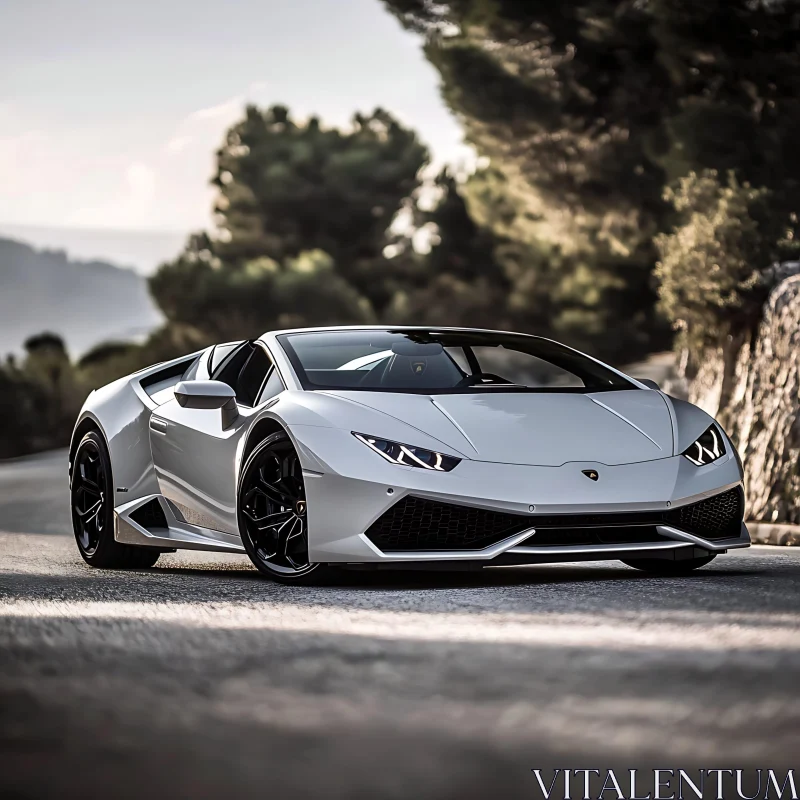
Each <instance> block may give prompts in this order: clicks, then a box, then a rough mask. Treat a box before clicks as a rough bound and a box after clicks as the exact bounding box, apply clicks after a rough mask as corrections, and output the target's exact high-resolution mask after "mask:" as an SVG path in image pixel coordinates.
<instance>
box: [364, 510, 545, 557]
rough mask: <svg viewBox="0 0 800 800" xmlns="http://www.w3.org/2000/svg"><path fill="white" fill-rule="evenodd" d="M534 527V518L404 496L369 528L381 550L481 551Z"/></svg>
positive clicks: (372, 537)
mask: <svg viewBox="0 0 800 800" xmlns="http://www.w3.org/2000/svg"><path fill="white" fill-rule="evenodd" d="M530 527H532V521H531V518H530V517H528V516H522V515H520V514H504V513H503V512H498V511H486V510H485V509H482V508H470V507H468V506H456V505H453V504H451V503H439V502H437V501H435V500H424V499H422V498H421V497H411V496H409V497H404V498H403V499H402V500H400V501H399V502H397V503H395V504H394V505H393V506H392V507H391V508H390V509H389V510H388V511H386V512H385V513H384V514H383V515H382V516H381V517H379V518H378V519H377V520H376V521H375V522H374V523H373V524H372V526H371V527H370V528H369V529H368V530H367V538H368V539H369V540H370V541H371V542H372V543H373V544H374V545H375V546H376V547H378V548H380V549H381V550H385V551H387V552H389V551H393V550H482V549H483V548H484V547H489V546H490V545H492V544H495V543H496V542H501V541H503V539H507V538H508V537H509V536H513V535H514V534H515V533H521V532H522V531H525V530H528V528H530Z"/></svg>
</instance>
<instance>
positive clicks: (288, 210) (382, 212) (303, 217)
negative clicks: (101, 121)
mask: <svg viewBox="0 0 800 800" xmlns="http://www.w3.org/2000/svg"><path fill="white" fill-rule="evenodd" d="M427 159H428V153H427V150H426V149H425V147H424V146H423V145H422V144H421V143H420V142H419V140H418V139H417V137H416V134H415V133H414V132H413V131H410V130H408V129H407V128H404V127H403V126H402V125H401V124H400V123H399V122H398V121H397V120H396V119H394V117H392V116H391V114H389V113H388V112H386V111H384V110H382V109H377V110H376V111H374V112H373V113H372V114H371V115H370V116H364V115H362V114H356V115H355V116H354V117H353V120H352V123H351V128H350V130H337V129H336V128H326V127H324V126H323V125H322V124H321V123H320V121H319V120H318V119H317V118H316V117H312V118H311V119H309V120H308V121H307V122H305V123H300V122H297V121H295V120H293V119H292V117H291V116H290V114H289V111H288V109H286V108H284V107H283V106H273V107H271V108H268V109H267V110H266V111H261V110H259V109H257V108H255V107H254V106H249V107H248V108H247V109H246V111H245V118H244V119H243V120H242V121H241V122H240V123H238V124H236V125H234V126H233V127H232V128H231V129H230V130H229V131H228V133H227V135H226V137H225V143H224V145H223V147H222V148H221V150H220V151H219V152H218V153H217V174H216V177H215V178H214V180H213V183H214V184H215V185H216V186H217V187H218V189H219V197H218V199H217V202H216V204H215V211H216V214H217V222H218V225H219V229H220V237H219V239H220V241H219V243H218V246H217V249H216V254H217V255H218V257H219V258H220V259H221V260H222V261H223V262H224V263H225V264H227V265H231V266H236V265H241V264H243V263H246V262H248V261H252V260H253V259H257V258H269V259H272V260H273V261H275V262H277V263H279V264H282V263H284V262H285V261H286V259H289V258H296V257H297V256H299V255H300V254H301V253H303V252H306V251H312V250H320V251H322V252H324V253H327V254H328V255H329V256H330V257H331V259H333V263H334V264H335V265H336V271H337V272H338V274H339V275H341V276H342V277H343V278H344V279H345V280H346V281H348V282H350V283H351V284H352V285H353V287H354V288H355V289H356V291H358V292H359V293H361V294H363V295H364V296H365V297H367V298H368V299H369V301H370V303H372V305H373V306H374V307H375V309H376V310H377V311H380V310H382V307H383V306H384V305H385V304H386V303H387V302H388V301H389V299H390V294H391V293H390V292H389V291H387V289H386V287H385V278H386V274H387V273H388V272H389V271H390V268H391V265H390V264H389V263H388V262H387V260H386V258H385V257H384V256H383V250H384V247H385V246H386V244H387V238H386V230H387V228H388V227H389V226H390V224H391V222H392V219H393V218H394V216H395V214H396V213H397V211H398V210H399V209H400V206H401V203H402V201H403V200H404V198H406V197H408V196H409V195H411V193H412V192H413V191H414V190H415V189H416V188H417V187H418V186H419V181H420V179H419V172H420V170H421V169H422V167H423V166H424V165H425V164H426V163H427Z"/></svg>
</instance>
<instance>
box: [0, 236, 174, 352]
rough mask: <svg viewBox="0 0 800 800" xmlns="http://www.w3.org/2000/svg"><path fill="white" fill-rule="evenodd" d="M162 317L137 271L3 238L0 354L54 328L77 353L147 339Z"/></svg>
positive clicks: (0, 247)
mask: <svg viewBox="0 0 800 800" xmlns="http://www.w3.org/2000/svg"><path fill="white" fill-rule="evenodd" d="M161 321H162V316H161V313H160V312H159V310H158V309H157V308H156V306H155V304H154V303H153V300H152V299H151V297H150V295H149V293H148V291H147V285H146V282H145V280H144V278H142V277H141V276H140V275H138V274H137V273H135V272H133V271H132V270H128V269H121V268H119V267H115V266H114V265H112V264H108V263H105V262H103V261H73V260H71V259H70V258H69V257H68V256H67V254H66V253H65V252H64V251H63V250H35V249H34V248H32V247H31V246H30V245H27V244H25V243H23V242H19V241H15V240H13V239H0V354H2V353H10V352H14V353H19V352H21V351H22V345H23V342H24V341H25V340H26V339H27V338H28V337H29V336H31V335H33V334H36V333H40V332H42V331H52V332H54V333H58V334H59V335H61V336H62V337H63V338H64V341H65V342H66V344H67V347H68V348H69V351H70V353H71V354H72V356H73V357H75V356H78V355H80V354H82V353H84V352H85V351H86V350H88V349H89V348H91V347H92V346H93V345H95V344H98V343H99V342H101V341H107V340H112V339H113V340H136V339H141V338H143V337H144V336H145V335H146V334H147V333H148V332H149V331H151V330H152V329H153V328H155V327H156V326H158V325H159V324H160V323H161Z"/></svg>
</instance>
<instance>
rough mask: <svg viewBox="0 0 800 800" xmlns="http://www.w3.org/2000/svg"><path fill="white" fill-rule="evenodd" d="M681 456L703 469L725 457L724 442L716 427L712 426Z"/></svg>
mask: <svg viewBox="0 0 800 800" xmlns="http://www.w3.org/2000/svg"><path fill="white" fill-rule="evenodd" d="M682 455H684V456H686V458H688V459H689V461H691V462H692V464H694V465H695V466H698V467H704V466H705V465H706V464H710V463H711V462H712V461H716V460H717V459H718V458H722V456H724V455H725V442H724V441H723V439H722V434H721V433H720V431H719V428H717V426H716V425H712V426H711V427H710V428H709V429H708V430H707V431H706V432H705V433H704V434H703V435H702V436H700V438H698V439H697V440H696V441H695V442H694V443H693V444H690V445H689V447H687V448H686V450H684V451H683V453H682Z"/></svg>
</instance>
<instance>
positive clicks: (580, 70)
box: [384, 0, 800, 343]
mask: <svg viewBox="0 0 800 800" xmlns="http://www.w3.org/2000/svg"><path fill="white" fill-rule="evenodd" d="M384 2H385V3H386V5H387V6H388V7H389V8H390V10H391V11H392V12H393V13H394V14H395V15H396V16H397V17H398V18H399V19H400V20H401V21H402V22H403V24H405V25H406V26H407V27H409V28H411V29H413V30H416V31H418V32H420V33H421V34H422V35H423V36H424V37H425V42H426V45H425V52H426V54H427V56H428V58H429V60H430V61H431V62H432V63H433V64H434V65H435V66H436V67H437V68H438V70H439V72H440V74H441V76H442V93H443V96H444V98H445V100H446V102H447V103H448V105H449V106H450V108H451V109H452V110H453V111H454V112H455V113H456V114H457V115H458V117H459V118H460V119H461V120H462V121H463V123H464V126H465V130H466V133H467V138H468V139H469V140H470V141H471V142H472V143H473V144H474V145H475V146H476V148H477V150H478V152H479V154H480V155H482V156H485V157H488V158H489V160H490V163H491V171H490V172H489V173H487V174H488V175H489V177H490V178H491V184H490V186H489V188H488V190H487V187H486V185H485V181H484V180H481V181H480V182H479V183H478V184H477V185H476V187H475V188H476V189H477V190H478V191H477V192H476V197H477V199H478V200H480V199H481V198H484V200H485V202H484V204H483V205H484V210H483V211H481V210H480V203H473V204H472V208H473V209H474V210H475V212H476V214H477V215H478V217H479V219H481V218H482V219H483V220H485V221H486V223H487V224H489V225H490V226H491V227H492V229H493V230H494V231H495V232H497V233H499V234H501V235H502V236H504V237H505V238H507V239H509V240H510V241H511V242H513V243H514V246H513V247H510V248H507V249H506V254H507V256H508V257H509V258H510V261H509V264H510V266H511V268H513V269H515V270H516V272H517V275H518V280H519V282H520V283H521V284H522V285H523V286H529V287H534V294H540V293H541V292H542V291H546V292H548V293H550V294H553V295H554V296H556V297H557V298H558V301H559V302H557V303H556V304H555V307H554V309H553V310H554V312H555V313H556V317H555V318H553V319H552V320H551V324H553V325H554V326H555V327H556V328H558V327H560V326H563V325H564V322H565V320H566V321H567V322H568V320H569V318H570V316H571V315H572V316H574V315H576V314H577V316H578V318H579V319H580V318H582V319H583V321H582V322H581V324H582V325H588V326H589V328H590V329H592V328H594V329H600V330H607V331H610V332H611V333H612V335H613V333H614V331H618V332H619V331H620V329H619V326H620V324H624V326H627V327H628V328H630V313H629V312H630V310H634V311H635V312H637V313H639V315H640V317H641V323H642V328H641V332H642V333H644V334H645V336H646V337H649V338H650V339H651V343H659V342H662V341H663V337H662V336H661V335H660V331H661V330H662V329H661V328H660V326H659V325H658V323H657V322H656V323H655V325H654V316H655V315H654V314H653V313H652V312H653V304H654V302H655V293H654V291H653V285H652V281H651V271H652V268H653V265H654V263H655V260H656V251H655V248H654V246H653V237H654V235H656V234H657V233H658V232H660V231H664V230H666V229H667V228H668V227H669V224H670V221H671V213H672V212H671V209H670V207H669V206H668V205H667V204H666V203H665V202H664V200H663V188H664V186H665V185H668V184H670V183H671V182H672V181H674V180H677V179H679V178H680V177H682V176H685V175H687V174H688V173H689V172H690V171H692V170H695V171H698V172H699V171H702V170H703V169H716V170H719V171H720V172H721V173H723V174H724V173H725V172H726V171H727V170H729V169H735V170H736V172H737V175H738V176H739V179H740V180H742V181H749V182H750V183H751V184H752V185H753V186H757V187H758V186H764V187H767V188H769V189H770V190H772V194H771V198H772V200H771V202H772V203H773V207H775V208H777V207H779V208H781V209H782V210H783V211H788V210H790V209H791V208H792V207H793V205H794V204H795V203H796V198H797V188H798V182H799V181H800V153H798V148H796V147H795V145H794V140H795V138H796V131H797V129H798V123H800V52H798V47H797V42H798V41H800V14H798V4H797V2H796V0H774V2H759V1H758V0H756V2H750V0H730V1H727V0H726V2H723V0H651V1H650V2H646V3H644V2H639V1H638V0H625V2H611V0H579V1H578V2H561V3H545V2H542V1H541V0H452V1H451V2H448V3H446V4H445V3H432V2H429V0H384ZM499 195H500V196H502V204H501V206H502V214H500V215H498V214H497V213H496V211H495V208H494V206H493V204H492V201H493V200H495V199H496V198H497V197H498V196H499ZM537 253H538V254H540V256H541V255H544V257H539V258H537V257H536V254H537ZM548 253H549V254H548ZM530 272H533V273H535V274H534V275H530V274H528V273H530ZM587 277H588V278H589V280H588V281H587V279H586V278H587ZM571 287H574V288H577V292H576V291H574V290H573V288H571ZM590 287H595V289H597V290H598V291H599V297H600V300H599V302H598V303H597V304H588V305H587V304H585V303H583V304H582V303H581V295H582V292H583V291H584V289H586V288H590ZM626 312H627V313H626ZM559 319H560V320H561V322H559ZM567 327H568V326H567ZM626 336H627V334H626V335H625V336H621V337H620V338H621V339H624V338H626Z"/></svg>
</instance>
